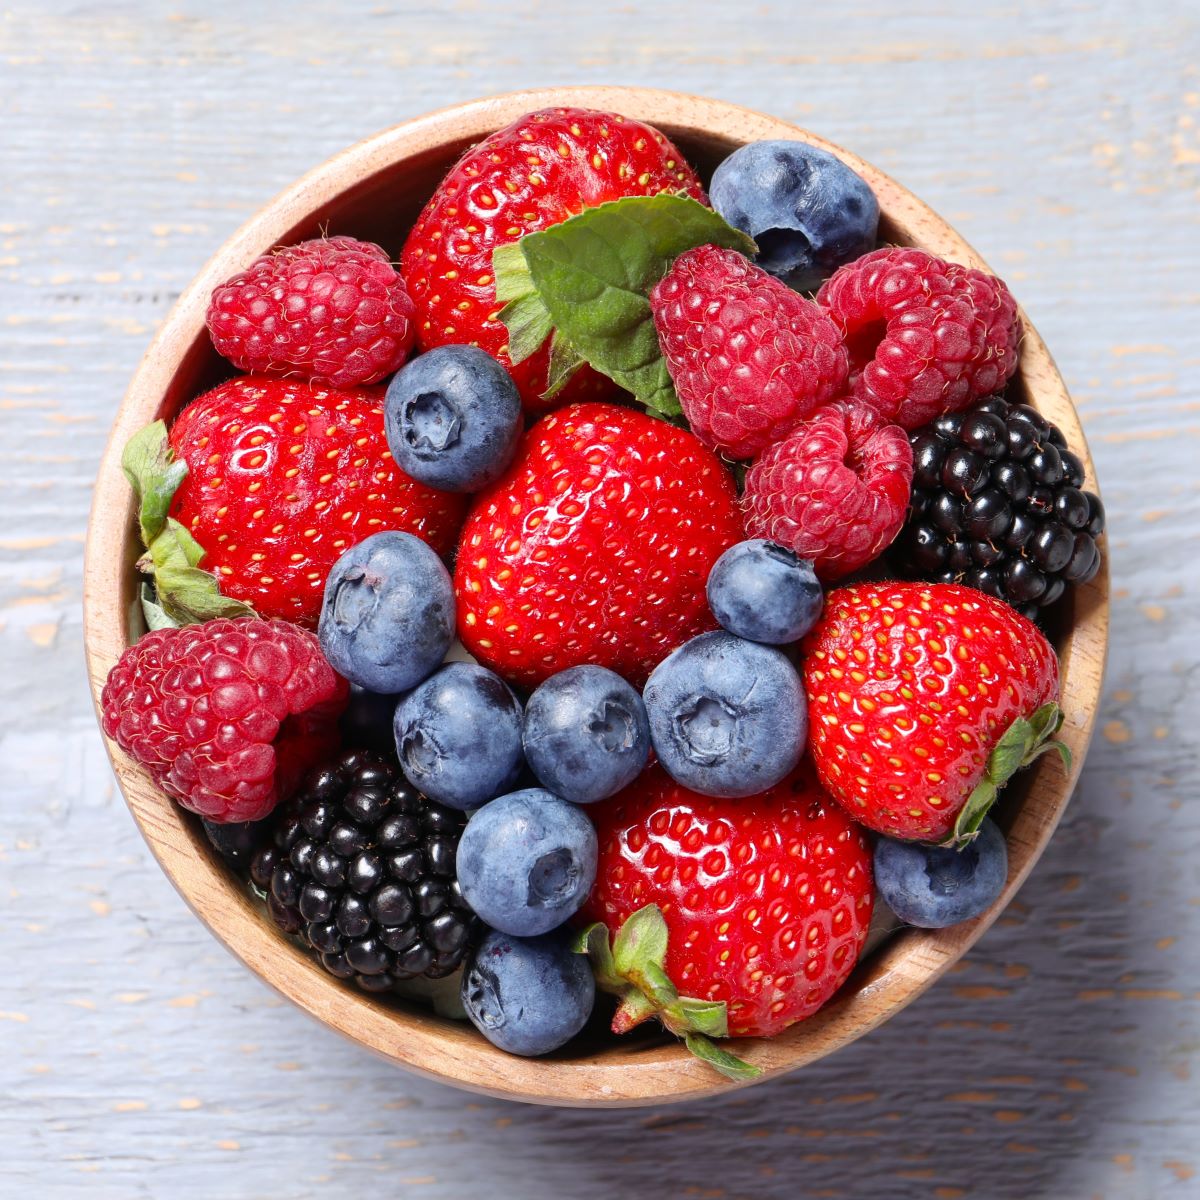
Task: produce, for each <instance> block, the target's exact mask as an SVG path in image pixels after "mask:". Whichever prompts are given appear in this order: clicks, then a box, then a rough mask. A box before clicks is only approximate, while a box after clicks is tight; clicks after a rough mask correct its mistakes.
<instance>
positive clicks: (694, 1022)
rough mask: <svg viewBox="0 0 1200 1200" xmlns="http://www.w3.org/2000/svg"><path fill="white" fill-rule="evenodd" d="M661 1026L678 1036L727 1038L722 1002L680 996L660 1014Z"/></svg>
mask: <svg viewBox="0 0 1200 1200" xmlns="http://www.w3.org/2000/svg"><path fill="white" fill-rule="evenodd" d="M662 1018H663V1024H664V1025H666V1027H667V1028H668V1029H669V1030H670V1031H671V1032H672V1033H678V1034H681V1035H682V1034H686V1033H702V1034H704V1035H705V1036H707V1037H718V1038H723V1037H728V1036H729V1015H728V1013H727V1012H726V1010H725V1002H724V1001H723V1000H697V999H695V998H694V997H692V996H680V997H679V999H678V1000H676V1001H675V1003H674V1004H672V1005H669V1006H668V1007H667V1008H666V1009H665V1010H664V1012H663V1014H662Z"/></svg>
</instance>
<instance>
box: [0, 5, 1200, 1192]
mask: <svg viewBox="0 0 1200 1200" xmlns="http://www.w3.org/2000/svg"><path fill="white" fill-rule="evenodd" d="M1195 18H1196V10H1195V8H1194V7H1192V6H1191V5H1189V4H1187V3H1185V2H1183V0H1171V2H1155V3H1142V4H1130V3H1128V2H1127V0H1123V2H1099V3H1098V2H1092V3H1029V4H1022V3H1012V2H1010V3H1004V4H999V5H988V4H979V3H972V4H960V3H957V2H956V0H925V2H924V3H920V4H913V5H899V4H892V3H885V2H884V0H874V2H871V0H861V2H857V3H840V4H828V3H826V4H819V5H818V4H813V5H800V4H789V3H782V2H779V3H761V4H747V5H738V4H733V3H730V2H729V0H726V2H725V3H720V4H717V3H709V2H699V0H662V2H661V3H657V4H644V5H643V4H631V3H621V4H615V5H610V6H605V5H598V4H592V5H588V6H576V5H568V4H562V3H549V2H547V3H536V2H532V0H508V2H507V3H502V4H501V3H485V2H483V0H476V2H471V0H460V2H459V3H452V4H451V3H448V4H433V3H428V4H416V3H412V2H402V3H390V4H389V3H380V4H376V5H350V4H339V5H334V4H328V5H317V4H311V3H287V4H284V3H272V4H246V3H230V2H229V0H209V2H208V3H204V4H200V3H194V2H191V0H186V2H181V3H179V4H174V5H158V4H152V3H129V2H126V3H120V2H117V0H111V2H108V3H104V4H100V3H85V2H82V0H81V2H80V3H76V4H65V3H55V4H46V3H36V2H34V0H19V2H17V3H16V4H10V5H9V6H8V7H7V10H6V11H4V12H3V13H2V14H0V413H2V416H0V430H2V433H3V436H2V437H0V646H2V652H3V670H2V671H0V795H2V797H3V800H2V805H3V809H2V819H0V1194H3V1195H4V1196H13V1197H17V1196H37V1197H72V1196H77V1195H78V1196H88V1197H94V1196H100V1197H142V1196H145V1197H170V1198H171V1200H192V1198H196V1200H201V1198H203V1200H207V1198H209V1197H214V1196H224V1197H241V1196H247V1197H249V1196H264V1195H270V1196H285V1197H306V1196H353V1195H359V1194H363V1195H366V1194H380V1195H387V1196H404V1197H408V1196H412V1197H417V1198H420V1197H430V1198H437V1200H451V1198H458V1197H462V1196H469V1195H474V1194H479V1195H487V1196H500V1197H527V1198H529V1200H551V1198H555V1200H557V1198H558V1197H562V1196H569V1197H577V1198H580V1200H591V1198H593V1197H596V1198H599V1197H608V1196H612V1195H617V1194H624V1195H630V1196H641V1195H650V1194H655V1195H661V1196H664V1197H666V1196H671V1197H675V1196H678V1197H697V1198H703V1200H741V1198H747V1197H754V1198H768V1200H773V1198H775V1197H780V1198H783V1197H787V1198H788V1200H791V1198H808V1197H813V1198H816V1197H829V1198H833V1200H836V1198H839V1197H847V1198H856V1197H867V1196H870V1197H910V1196H911V1197H929V1198H931V1200H956V1198H959V1197H984V1198H992V1197H1001V1198H1005V1197H1033V1196H1037V1197H1055V1198H1062V1200H1075V1198H1086V1197H1093V1196H1094V1197H1103V1198H1105V1200H1116V1198H1125V1197H1130V1198H1135V1200H1141V1198H1148V1197H1176V1196H1178V1197H1184V1196H1196V1195H1198V1194H1200V1174H1198V1172H1200V1149H1198V1137H1197V1133H1198V1126H1197V1114H1198V1112H1200V1104H1198V1100H1200V1096H1198V1089H1197V1084H1196V1080H1195V1079H1194V1078H1193V1075H1192V1073H1193V1071H1194V1070H1195V1067H1196V1060H1197V1044H1198V1042H1197V1025H1196V1001H1197V998H1198V993H1197V987H1198V986H1200V972H1198V971H1197V962H1198V958H1200V956H1198V953H1197V950H1198V947H1197V937H1196V933H1197V924H1198V919H1200V907H1198V906H1200V881H1198V879H1197V853H1198V851H1200V816H1198V813H1200V805H1198V801H1200V795H1198V787H1197V753H1198V749H1200V735H1198V733H1197V730H1198V727H1200V726H1198V723H1197V720H1196V716H1195V704H1196V702H1197V696H1196V688H1195V678H1196V666H1197V662H1198V661H1200V656H1198V654H1197V638H1198V637H1200V619H1198V616H1197V607H1196V606H1197V600H1198V596H1197V592H1198V585H1200V578H1198V571H1197V566H1196V562H1197V553H1198V551H1200V545H1198V543H1197V537H1198V534H1200V495H1198V492H1197V487H1198V483H1197V480H1198V476H1197V471H1196V463H1197V459H1198V456H1200V396H1198V388H1197V384H1198V382H1200V370H1198V365H1200V339H1198V338H1197V334H1196V328H1197V318H1198V317H1200V307H1198V306H1200V237H1198V233H1200V230H1198V228H1197V214H1198V212H1200V206H1198V203H1197V200H1198V189H1200V128H1198V126H1197V121H1198V120H1200V73H1198V69H1197V65H1196V63H1197V61H1200V36H1198V33H1197V27H1196V23H1195ZM567 82H596V83H641V84H653V85H658V86H663V87H674V88H679V89H683V90H688V91H694V92H704V93H709V94H711V95H714V96H718V97H721V98H724V99H728V100H733V101H738V102H741V103H745V104H749V105H751V106H754V107H758V108H761V109H764V110H767V111H770V112H773V113H777V114H778V115H780V116H783V117H787V118H792V119H795V120H797V121H799V122H801V123H803V124H805V125H807V126H809V127H811V128H812V129H814V130H817V131H819V132H821V133H822V134H825V135H826V136H828V137H830V138H832V139H833V140H835V141H837V142H840V143H842V144H844V145H846V146H848V147H852V148H853V149H854V150H856V151H858V152H859V153H861V154H863V155H864V156H865V157H867V158H868V159H871V160H873V161H874V162H876V163H877V164H879V165H880V166H882V167H883V168H884V169H886V170H887V171H889V172H891V173H892V174H894V175H895V176H896V177H898V178H899V179H900V180H901V181H902V182H904V183H906V184H907V185H908V186H909V187H911V188H912V189H914V190H915V191H916V192H917V193H919V194H920V195H921V196H923V197H925V198H926V199H927V200H929V201H930V202H931V203H932V204H933V206H934V207H935V208H937V209H938V210H940V211H941V212H942V213H943V214H944V215H945V216H947V217H948V218H949V219H950V220H951V221H953V222H954V223H956V224H957V225H958V226H959V227H960V228H961V229H962V230H963V231H964V233H965V234H966V236H967V237H968V239H969V240H970V241H972V242H973V243H974V244H975V245H976V246H977V247H978V248H979V249H980V250H981V251H982V252H983V254H984V255H985V257H986V258H988V259H989V260H990V261H991V262H992V263H993V264H994V266H995V267H996V268H997V269H998V270H999V271H1001V272H1002V273H1003V274H1004V275H1005V276H1006V277H1007V278H1008V280H1009V281H1010V283H1011V284H1012V285H1013V288H1014V290H1015V291H1016V292H1017V294H1018V295H1019V297H1020V298H1021V300H1022V301H1023V302H1024V304H1025V305H1026V307H1027V308H1028V311H1029V313H1030V314H1031V316H1032V317H1033V319H1034V321H1035V322H1036V323H1037V325H1038V326H1039V327H1040V329H1041V331H1042V333H1043V334H1044V335H1045V337H1046V339H1047V341H1048V342H1049V344H1050V345H1051V346H1052V347H1053V349H1054V351H1055V353H1056V354H1057V356H1058V360H1059V363H1060V365H1061V367H1062V369H1063V372H1064V374H1065V376H1066V378H1067V380H1068V383H1069V384H1070V385H1071V387H1072V388H1073V390H1074V393H1075V396H1076V398H1077V400H1078V403H1079V406H1080V410H1081V413H1082V415H1083V418H1084V421H1085V424H1086V426H1087V429H1088V432H1089V434H1090V437H1091V442H1092V448H1093V450H1094V452H1095V455H1096V460H1097V463H1098V466H1099V472H1100V478H1101V482H1102V485H1103V487H1104V491H1105V495H1106V498H1107V501H1108V506H1109V512H1110V514H1111V528H1112V541H1111V546H1112V558H1113V568H1114V576H1115V579H1114V582H1115V599H1114V607H1113V617H1114V623H1113V634H1112V657H1111V663H1110V671H1109V677H1108V685H1107V688H1106V693H1105V700H1104V709H1103V713H1102V714H1101V718H1100V733H1099V735H1098V737H1097V740H1096V744H1095V746H1094V748H1093V750H1092V754H1091V757H1090V759H1089V761H1088V764H1087V769H1086V772H1085V775H1084V780H1083V783H1082V785H1081V787H1080V789H1079V792H1078V794H1077V796H1076V797H1075V800H1074V803H1073V804H1072V806H1071V809H1070V812H1069V814H1068V816H1067V819H1066V821H1065V823H1064V824H1063V826H1062V828H1061V830H1060V832H1059V834H1058V836H1057V837H1056V838H1055V840H1054V842H1053V844H1052V846H1051V847H1050V850H1049V852H1048V853H1047V854H1046V856H1045V858H1044V859H1043V860H1042V862H1041V864H1040V865H1039V866H1038V868H1037V870H1036V871H1035V872H1034V874H1033V876H1032V878H1031V879H1030V881H1029V883H1028V885H1027V886H1026V888H1025V889H1024V890H1023V892H1022V893H1021V897H1020V901H1019V903H1017V904H1015V905H1014V906H1013V907H1012V909H1011V910H1010V911H1009V913H1008V914H1007V915H1006V916H1005V917H1004V918H1002V919H1001V921H1000V923H999V925H998V926H997V927H996V928H995V929H994V930H993V931H992V932H991V933H990V934H989V935H988V936H987V937H986V938H985V939H984V940H983V942H982V944H981V945H980V946H979V947H978V948H977V950H976V951H975V952H974V953H973V954H972V955H971V956H970V957H969V958H968V959H967V960H966V961H965V962H963V963H962V964H961V966H960V968H959V969H958V970H957V971H956V972H955V973H954V974H953V975H952V976H950V977H949V978H948V979H946V980H945V981H944V982H943V983H942V984H941V985H940V986H938V987H937V988H936V989H935V990H934V991H933V992H932V993H930V994H929V995H927V996H926V997H925V998H924V999H923V1000H921V1001H920V1002H919V1003H917V1004H915V1005H913V1006H912V1007H911V1008H910V1009H909V1010H908V1011H907V1012H905V1013H904V1014H902V1015H901V1016H899V1017H898V1018H896V1019H895V1020H893V1021H892V1022H891V1023H890V1024H889V1025H887V1026H886V1027H884V1028H883V1029H881V1030H879V1031H878V1032H877V1033H875V1034H874V1035H872V1036H871V1037H868V1038H866V1039H865V1040H863V1041H861V1042H859V1043H858V1044H856V1045H855V1046H853V1047H851V1048H850V1049H848V1050H846V1051H844V1052H842V1053H841V1054H839V1055H837V1056H835V1057H834V1058H832V1059H829V1060H826V1061H824V1062H822V1063H821V1064H819V1065H817V1066H815V1067H813V1068H811V1069H809V1070H807V1071H804V1072H802V1073H801V1074H799V1075H796V1076H794V1077H792V1078H790V1079H787V1080H785V1081H782V1082H780V1083H777V1084H774V1085H772V1086H767V1087H763V1088H762V1089H759V1090H754V1091H751V1092H749V1093H745V1094H743V1095H742V1096H740V1097H737V1098H733V1099H728V1100H724V1101H716V1102H706V1103H700V1104H696V1105H693V1106H690V1107H685V1108H676V1109H671V1110H664V1111H662V1112H661V1113H654V1112H632V1113H625V1114H622V1113H612V1112H553V1111H539V1110H535V1109H529V1108H522V1107H519V1106H516V1105H511V1104H506V1103H502V1102H498V1101H485V1100H472V1099H470V1098H469V1097H465V1096H463V1095H462V1094H460V1093H457V1092H454V1091H450V1090H448V1089H446V1088H443V1087H440V1086H436V1085H433V1084H428V1083H423V1082H419V1081H417V1080H414V1079H412V1078H410V1077H408V1076H406V1075H404V1074H401V1073H400V1072H398V1071H396V1070H393V1069H391V1068H389V1067H387V1066H385V1065H383V1064H381V1063H379V1062H377V1061H375V1060H374V1059H372V1058H370V1057H369V1056H367V1055H366V1054H365V1053H363V1052H360V1051H359V1050H357V1049H356V1048H354V1047H352V1046H350V1045H347V1044H344V1043H343V1042H341V1041H340V1040H338V1039H337V1038H336V1037H334V1036H333V1035H332V1034H329V1033H327V1032H325V1031H323V1030H321V1029H320V1028H319V1027H317V1026H316V1025H314V1024H311V1023H310V1022H309V1021H308V1020H307V1019H305V1018H304V1017H302V1016H301V1015H300V1014H299V1013H298V1012H296V1011H294V1010H292V1009H291V1008H290V1007H287V1006H285V1005H284V1004H283V1003H282V1002H280V1001H279V1000H277V999H276V998H275V997H274V996H273V995H271V994H270V993H268V992H267V991H266V989H265V988H263V987H262V986H261V985H260V984H259V983H258V982H257V981H256V980H255V979H254V978H253V977H251V976H250V975H249V974H248V973H247V972H245V971H244V970H243V969H242V968H241V967H240V966H239V965H238V964H237V963H235V962H234V961H233V960H232V959H231V958H230V957H229V956H227V955H226V953H225V952H224V951H223V950H222V949H221V948H220V947H219V946H218V945H217V944H216V943H214V942H213V941H212V939H211V938H210V937H209V935H208V934H207V933H206V932H205V931H204V930H203V928H202V927H201V926H200V925H199V924H198V923H197V922H196V921H195V919H194V918H193V917H192V916H191V915H190V914H189V913H188V911H187V910H186V909H185V908H184V905H183V903H182V901H181V900H179V898H178V897H177V896H176V895H175V893H174V892H173V891H172V889H171V888H170V886H169V885H168V884H167V882H166V880H165V879H164V878H163V877H162V875H161V874H160V873H159V871H158V869H157V867H156V866H155V865H154V863H153V862H152V860H151V858H150V856H149V854H148V852H147V851H146V849H145V847H144V846H143V844H142V842H141V840H140V838H139V836H138V834H137V833H136V831H135V829H134V826H133V823H132V821H131V819H130V817H129V815H128V813H127V812H126V810H125V808H124V805H123V804H122V802H121V800H120V797H119V795H117V793H116V792H115V789H114V786H113V782H112V778H111V775H110V773H109V769H108V766H107V764H106V762H105V759H104V753H103V750H102V748H101V745H100V740H99V737H98V735H97V733H96V730H95V727H94V724H93V718H92V713H91V709H90V705H89V702H88V696H87V693H86V690H85V685H84V677H83V670H82V663H81V657H82V650H81V636H80V614H79V592H80V565H81V564H80V559H81V544H82V540H83V535H84V528H85V524H86V515H87V506H88V499H89V492H90V485H91V480H92V476H93V472H94V470H95V465H96V461H97V458H98V455H99V453H100V449H101V446H102V443H103V440H104V437H105V430H106V427H107V425H108V422H109V419H110V416H111V414H112V412H113V409H114V408H115V406H116V404H117V402H118V399H119V397H120V395H121V393H122V391H123V389H124V386H125V383H126V381H127V380H128V378H129V376H130V374H131V372H132V370H133V368H134V366H135V364H136V362H137V360H138V357H139V355H140V354H141V352H142V349H143V348H144V346H145V345H146V343H147V341H148V339H149V337H150V336H151V334H152V333H153V331H154V328H155V326H156V323H157V322H159V321H160V320H161V319H162V317H163V315H164V314H165V313H166V311H167V309H168V307H169V306H170V304H171V302H172V300H173V298H174V297H175V295H176V294H177V293H178V292H179V290H180V289H181V288H182V287H183V286H184V284H185V283H186V282H187V281H188V280H189V278H190V277H191V276H192V275H193V274H194V272H195V271H196V270H197V268H198V267H199V266H200V264H201V263H202V262H203V260H204V259H205V258H206V257H207V256H208V254H209V253H210V251H211V250H212V249H214V248H215V247H216V246H217V245H218V244H219V243H220V242H221V241H222V240H223V239H224V238H225V237H226V236H227V235H228V234H229V233H230V232H231V231H232V230H233V229H234V227H235V226H237V225H238V224H239V223H240V222H241V221H242V220H243V219H244V218H245V217H246V216H248V215H249V214H250V213H251V212H253V211H254V209H255V208H256V207H257V206H258V205H260V204H261V203H262V202H263V201H265V200H266V199H268V198H269V197H270V196H271V195H272V194H273V193H274V192H275V191H276V190H277V189H279V188H280V187H281V186H283V185H284V184H285V183H287V182H288V181H290V180H291V179H292V178H293V177H295V176H296V175H297V174H299V173H300V172H302V171H303V170H305V169H306V168H308V167H309V166H311V165H313V164H315V163H316V162H319V161H320V160H322V159H323V158H325V157H326V156H327V155H329V154H330V153H332V152H333V151H335V150H337V149H339V148H340V147H342V146H343V145H345V144H347V143H349V142H351V141H354V140H356V139H358V138H359V137H362V136H364V135H366V134H368V133H370V132H373V131H374V130H376V129H378V128H380V127H382V126H385V125H389V124H392V123H395V122H397V121H401V120H403V119H405V118H408V117H411V116H414V115H416V114H418V113H420V112H422V111H425V110H427V109H430V108H434V107H438V106H441V105H444V104H448V103H452V102H455V101H458V100H461V99H465V98H468V97H472V96H477V95H481V94H485V93H488V92H494V91H500V90H509V89H515V88H519V87H523V86H530V85H534V84H546V83H567Z"/></svg>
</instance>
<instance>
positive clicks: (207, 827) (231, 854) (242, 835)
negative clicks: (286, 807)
mask: <svg viewBox="0 0 1200 1200" xmlns="http://www.w3.org/2000/svg"><path fill="white" fill-rule="evenodd" d="M201 824H202V825H203V826H204V832H205V834H206V836H207V837H208V840H209V842H210V843H211V844H212V846H214V847H215V848H216V850H217V851H218V852H219V853H220V855H221V857H222V858H224V859H225V861H226V862H227V863H228V864H229V865H230V866H231V867H233V869H234V870H235V871H238V872H240V873H241V874H242V875H245V873H246V867H247V866H249V864H250V860H251V859H252V858H253V857H254V854H255V851H257V850H258V848H259V846H260V845H261V844H262V842H263V839H264V836H265V830H266V828H267V826H268V825H270V822H269V821H236V822H234V823H233V824H225V825H222V824H220V823H219V822H217V821H209V820H202V821H201Z"/></svg>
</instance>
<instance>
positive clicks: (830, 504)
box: [742, 404, 912, 579]
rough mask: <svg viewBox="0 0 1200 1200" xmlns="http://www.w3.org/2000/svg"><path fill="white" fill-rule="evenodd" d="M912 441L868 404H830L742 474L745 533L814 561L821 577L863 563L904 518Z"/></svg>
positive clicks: (835, 575) (886, 542)
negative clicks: (910, 443) (743, 481)
mask: <svg viewBox="0 0 1200 1200" xmlns="http://www.w3.org/2000/svg"><path fill="white" fill-rule="evenodd" d="M911 487H912V447H911V446H910V445H909V443H908V438H907V436H905V433H904V430H903V429H901V428H900V427H899V426H897V425H886V424H884V422H883V421H882V420H880V418H879V417H878V416H876V414H875V413H873V412H872V411H871V410H870V409H867V408H863V407H860V406H858V405H853V406H847V405H844V404H830V405H827V406H826V407H825V408H823V409H821V411H820V412H819V413H817V415H816V416H815V417H813V418H812V419H811V420H809V421H806V422H805V423H804V424H803V425H799V426H797V427H796V428H795V429H794V430H792V432H791V433H790V434H788V436H787V437H786V438H784V439H783V441H780V442H776V443H775V445H773V446H771V447H769V448H768V449H767V450H766V451H764V453H763V454H762V455H761V456H760V457H759V458H758V459H757V460H756V461H755V462H754V464H753V465H752V466H751V467H750V470H749V471H747V473H746V490H745V493H744V494H743V497H742V503H743V504H744V505H745V507H746V513H747V516H746V536H747V537H752V538H754V537H761V538H768V539H769V540H770V541H773V542H777V543H778V544H779V545H781V546H786V547H787V548H788V549H789V550H791V551H793V553H795V554H798V555H799V556H800V557H801V558H809V559H812V560H813V563H814V564H815V566H816V571H817V574H818V575H819V576H820V577H821V578H822V579H837V578H839V577H840V576H842V575H848V574H849V573H850V572H851V571H857V570H858V568H859V567H863V566H866V564H867V563H869V562H870V561H871V560H872V559H874V558H877V557H878V556H879V555H880V554H881V553H882V552H883V550H884V549H885V548H886V547H887V546H888V545H889V544H890V543H891V541H892V540H893V538H895V536H896V534H898V533H899V532H900V527H901V526H902V525H903V524H904V515H905V510H906V509H907V507H908V497H909V491H910V489H911Z"/></svg>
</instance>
